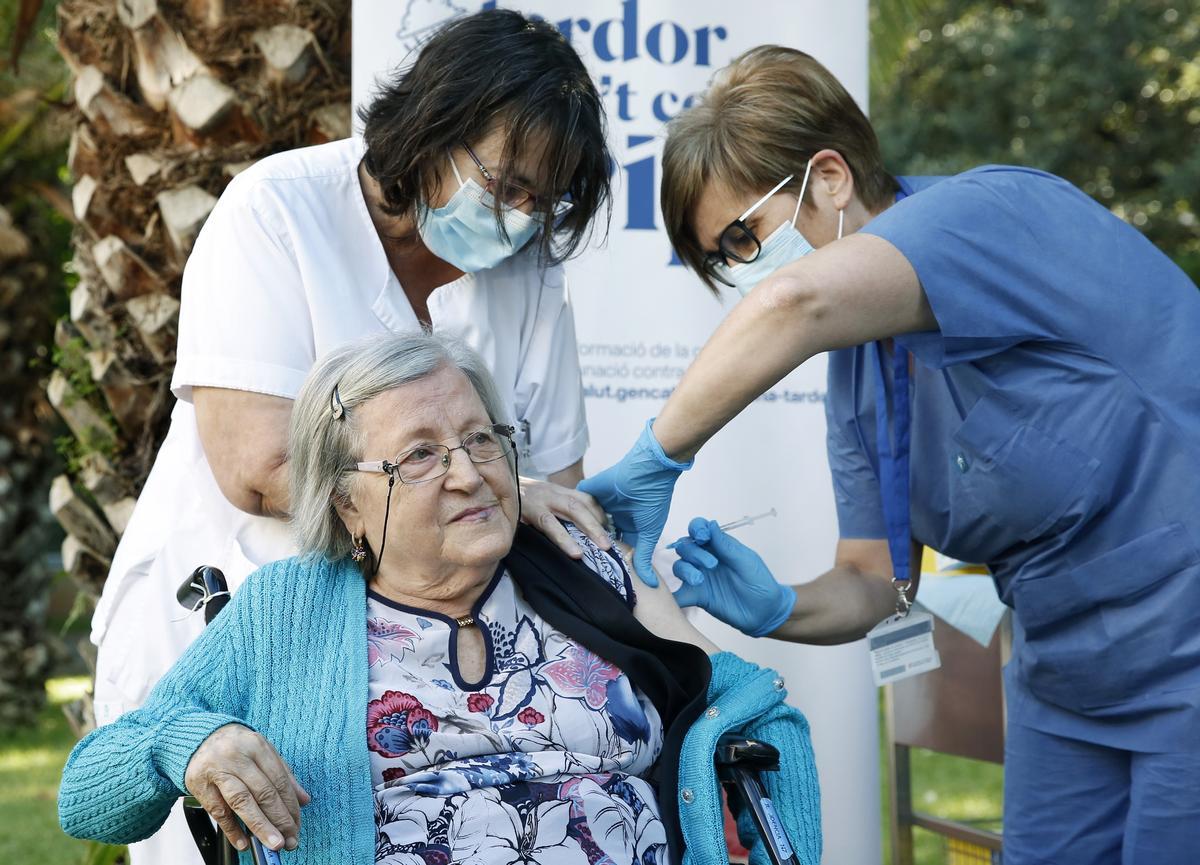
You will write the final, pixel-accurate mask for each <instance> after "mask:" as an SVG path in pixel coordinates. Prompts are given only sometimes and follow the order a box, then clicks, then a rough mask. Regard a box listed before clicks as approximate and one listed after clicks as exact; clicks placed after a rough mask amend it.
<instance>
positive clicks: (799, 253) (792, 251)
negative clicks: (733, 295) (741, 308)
mask: <svg viewBox="0 0 1200 865" xmlns="http://www.w3.org/2000/svg"><path fill="white" fill-rule="evenodd" d="M811 173H812V160H811V159H810V160H809V161H808V166H807V167H806V168H805V169H804V180H803V181H802V182H801V183H800V195H799V196H798V197H797V199H796V210H795V212H794V213H792V218H791V219H790V220H789V221H787V222H785V223H783V224H782V225H780V226H779V227H778V228H777V229H775V230H774V231H772V232H771V233H770V235H768V236H767V238H766V240H764V241H762V243H761V244H760V249H759V252H758V257H757V258H755V259H754V261H750V262H746V263H744V264H733V265H723V267H724V271H725V272H724V274H723V275H724V277H725V279H727V280H728V281H729V282H731V283H733V287H734V288H736V289H737V290H738V292H739V293H740V294H741V295H742V297H745V296H746V295H747V294H749V293H750V292H751V291H752V290H753V289H754V287H755V286H756V285H758V284H759V283H760V282H762V281H763V280H764V279H766V278H767V277H768V276H770V275H771V274H772V273H774V272H775V271H776V270H778V269H779V268H781V267H783V266H784V265H785V264H791V263H792V262H793V261H796V260H797V259H799V258H803V257H804V256H806V255H808V254H809V253H810V252H815V251H816V249H815V248H814V247H813V245H812V244H811V243H809V242H808V239H807V238H806V237H805V236H804V235H803V234H801V233H800V231H799V229H797V228H796V218H797V217H798V216H800V207H801V205H802V204H803V203H804V191H805V190H806V189H808V177H809V174H811ZM790 179H791V178H790V177H789V178H788V180H790ZM786 182H787V181H786V180H785V181H784V183H786ZM781 185H782V184H781ZM773 194H774V190H772V192H770V193H768V194H767V195H766V196H764V197H763V198H761V199H759V201H758V202H757V203H755V204H754V205H753V206H752V207H751V208H750V209H749V210H747V211H746V212H745V213H743V214H742V215H741V217H740V219H741V220H744V219H746V218H747V217H748V216H750V214H751V213H753V212H754V211H755V210H756V209H757V208H759V207H760V206H761V205H762V204H763V203H765V202H766V200H767V199H768V198H770V197H771V195H773ZM842 217H843V213H842V211H840V210H839V211H838V233H837V236H838V240H841V239H842Z"/></svg>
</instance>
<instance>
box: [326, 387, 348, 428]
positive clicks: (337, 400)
mask: <svg viewBox="0 0 1200 865" xmlns="http://www.w3.org/2000/svg"><path fill="white" fill-rule="evenodd" d="M329 413H330V414H332V415H333V419H334V420H341V419H342V418H344V417H345V416H346V407H345V406H344V405H342V398H341V397H340V396H339V395H338V386H337V385H336V384H335V385H334V386H333V393H332V394H330V396H329Z"/></svg>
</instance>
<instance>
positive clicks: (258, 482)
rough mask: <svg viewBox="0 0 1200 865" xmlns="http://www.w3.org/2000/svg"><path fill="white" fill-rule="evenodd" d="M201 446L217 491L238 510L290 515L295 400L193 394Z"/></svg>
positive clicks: (202, 390) (215, 390)
mask: <svg viewBox="0 0 1200 865" xmlns="http://www.w3.org/2000/svg"><path fill="white" fill-rule="evenodd" d="M192 403H193V405H194V406H195V409H196V425H197V427H198V429H199V432H200V444H201V445H202V446H203V448H204V455H205V457H207V459H208V464H209V466H210V467H211V468H212V473H213V477H214V478H216V481H217V486H218V487H220V489H221V493H222V494H223V495H224V496H225V498H226V499H228V500H229V502H230V503H231V504H232V505H233V506H234V507H236V508H238V509H239V510H243V511H246V512H247V513H250V514H255V515H259V516H264V515H267V516H275V515H279V513H280V512H281V511H282V512H286V508H287V495H286V493H287V488H286V472H285V471H284V470H283V469H284V466H285V465H286V463H287V435H288V422H289V421H290V420H291V416H292V400H290V399H285V398H283V397H278V396H271V395H269V394H262V393H254V392H252V391H245V390H231V389H228V388H219V387H196V388H193V389H192Z"/></svg>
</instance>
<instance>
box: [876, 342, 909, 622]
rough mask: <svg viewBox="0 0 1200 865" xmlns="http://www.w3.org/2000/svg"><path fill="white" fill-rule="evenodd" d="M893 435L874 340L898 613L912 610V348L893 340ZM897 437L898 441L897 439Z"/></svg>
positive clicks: (886, 508) (881, 453) (879, 347)
mask: <svg viewBox="0 0 1200 865" xmlns="http://www.w3.org/2000/svg"><path fill="white" fill-rule="evenodd" d="M893 345H894V350H893V354H892V400H891V403H892V405H891V409H892V411H891V415H892V435H888V396H887V376H886V374H885V373H886V371H887V368H886V364H885V361H884V351H883V346H882V345H880V344H879V343H878V342H875V343H872V345H871V351H872V352H874V354H875V363H876V367H877V368H878V369H877V372H878V375H877V376H876V377H875V437H876V441H877V443H878V445H879V486H880V491H881V493H882V495H883V518H884V521H885V522H886V523H887V539H888V551H889V552H890V553H891V556H892V585H894V586H895V587H896V593H897V604H896V612H898V613H906V612H908V605H909V601H908V596H907V590H908V587H909V585H910V582H909V580H910V575H909V561H910V556H911V553H912V549H911V544H912V530H911V528H910V527H909V510H908V508H909V503H908V453H909V417H910V393H909V375H908V351H907V350H906V349H904V348H902V347H901V346H900V345H899V343H893ZM893 439H894V440H895V441H894V442H893Z"/></svg>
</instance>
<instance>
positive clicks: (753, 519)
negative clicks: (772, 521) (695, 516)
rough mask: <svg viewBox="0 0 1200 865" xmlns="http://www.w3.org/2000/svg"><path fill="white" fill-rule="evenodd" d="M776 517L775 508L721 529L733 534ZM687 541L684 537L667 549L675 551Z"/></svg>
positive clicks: (731, 521)
mask: <svg viewBox="0 0 1200 865" xmlns="http://www.w3.org/2000/svg"><path fill="white" fill-rule="evenodd" d="M774 516H778V514H777V513H776V512H775V509H774V508H771V510H769V511H765V512H764V513H761V514H755V515H754V516H752V517H750V516H745V517H742V518H741V519H740V520H730V521H729V522H727V523H721V526H720V528H721V531H723V532H731V531H733V530H734V529H740V528H741V527H742V526H751V525H754V523H756V522H758V521H759V520H763V519H766V518H767V517H774ZM686 540H687V538H686V537H684V538H680V539H679V540H677V541H672V542H671V543H669V544H667V549H668V550H673V549H675V548H676V547H677V546H679V545H680V544H681V543H682V542H684V541H686Z"/></svg>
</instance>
